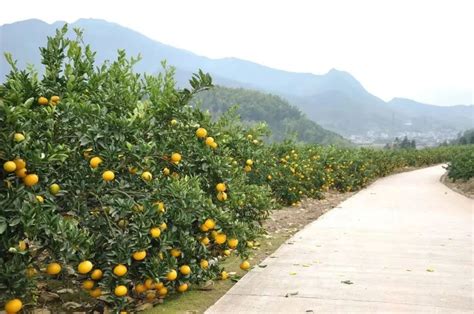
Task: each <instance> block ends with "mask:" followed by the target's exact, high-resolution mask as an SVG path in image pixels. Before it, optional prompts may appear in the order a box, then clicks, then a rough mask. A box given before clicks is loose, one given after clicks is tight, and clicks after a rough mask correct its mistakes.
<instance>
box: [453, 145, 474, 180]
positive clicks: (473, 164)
mask: <svg viewBox="0 0 474 314" xmlns="http://www.w3.org/2000/svg"><path fill="white" fill-rule="evenodd" d="M448 177H449V178H451V179H453V180H454V181H456V180H469V179H471V178H474V145H472V144H471V145H468V146H466V148H465V149H463V150H462V151H459V152H458V153H457V154H455V155H454V156H453V157H452V158H451V161H450V163H449V165H448Z"/></svg>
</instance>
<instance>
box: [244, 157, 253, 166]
mask: <svg viewBox="0 0 474 314" xmlns="http://www.w3.org/2000/svg"><path fill="white" fill-rule="evenodd" d="M245 164H246V165H247V166H253V161H252V159H247V161H246V162H245Z"/></svg>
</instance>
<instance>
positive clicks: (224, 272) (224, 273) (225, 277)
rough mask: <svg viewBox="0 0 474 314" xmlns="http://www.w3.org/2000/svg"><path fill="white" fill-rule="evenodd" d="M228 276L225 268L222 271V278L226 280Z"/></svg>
mask: <svg viewBox="0 0 474 314" xmlns="http://www.w3.org/2000/svg"><path fill="white" fill-rule="evenodd" d="M227 278H229V274H228V273H227V272H226V271H225V270H223V271H222V272H221V279H222V280H226V279H227Z"/></svg>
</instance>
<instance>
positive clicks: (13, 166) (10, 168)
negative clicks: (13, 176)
mask: <svg viewBox="0 0 474 314" xmlns="http://www.w3.org/2000/svg"><path fill="white" fill-rule="evenodd" d="M3 170H5V171H6V172H13V171H15V170H16V164H15V162H13V161H7V162H5V163H4V164H3Z"/></svg>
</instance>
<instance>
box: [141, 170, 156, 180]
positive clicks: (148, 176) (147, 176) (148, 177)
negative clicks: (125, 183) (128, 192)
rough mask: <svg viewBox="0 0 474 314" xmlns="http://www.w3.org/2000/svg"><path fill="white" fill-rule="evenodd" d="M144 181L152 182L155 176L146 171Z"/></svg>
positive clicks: (143, 175)
mask: <svg viewBox="0 0 474 314" xmlns="http://www.w3.org/2000/svg"><path fill="white" fill-rule="evenodd" d="M141 177H142V179H143V181H151V179H153V175H152V174H151V172H149V171H144V172H143V173H142V175H141Z"/></svg>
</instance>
